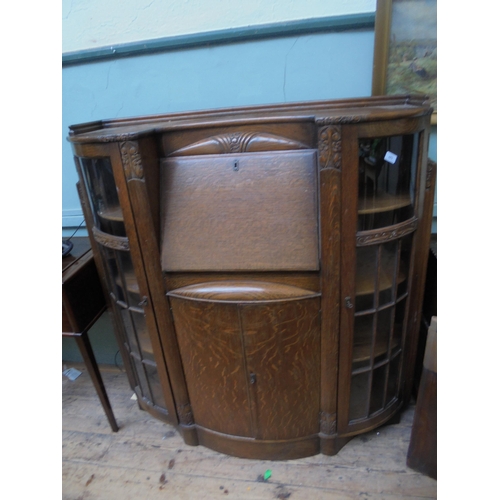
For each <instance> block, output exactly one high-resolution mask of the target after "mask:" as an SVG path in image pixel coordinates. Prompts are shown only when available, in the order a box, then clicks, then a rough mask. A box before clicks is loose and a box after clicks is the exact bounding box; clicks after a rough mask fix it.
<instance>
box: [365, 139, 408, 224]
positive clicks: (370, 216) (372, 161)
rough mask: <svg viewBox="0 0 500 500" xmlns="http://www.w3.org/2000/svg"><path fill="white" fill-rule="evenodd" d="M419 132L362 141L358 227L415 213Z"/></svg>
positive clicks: (402, 217) (389, 221) (395, 219)
mask: <svg viewBox="0 0 500 500" xmlns="http://www.w3.org/2000/svg"><path fill="white" fill-rule="evenodd" d="M417 153H418V134H414V135H398V136H393V137H378V138H375V139H361V140H360V141H359V186H358V230H359V231H366V230H369V229H376V228H380V227H385V226H391V225H393V224H397V223H398V222H402V221H404V220H408V219H410V218H411V217H412V216H413V215H414V200H415V177H416V169H417Z"/></svg>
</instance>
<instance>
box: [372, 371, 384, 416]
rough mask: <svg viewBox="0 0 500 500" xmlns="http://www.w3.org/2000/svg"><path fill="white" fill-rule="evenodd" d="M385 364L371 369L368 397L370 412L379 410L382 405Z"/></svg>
mask: <svg viewBox="0 0 500 500" xmlns="http://www.w3.org/2000/svg"><path fill="white" fill-rule="evenodd" d="M386 373H387V364H385V365H383V366H380V367H379V368H377V369H375V370H374V371H373V380H372V393H371V398H370V414H372V413H375V412H376V411H378V410H381V409H382V408H383V407H384V391H385V378H386Z"/></svg>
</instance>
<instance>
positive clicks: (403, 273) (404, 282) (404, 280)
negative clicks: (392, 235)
mask: <svg viewBox="0 0 500 500" xmlns="http://www.w3.org/2000/svg"><path fill="white" fill-rule="evenodd" d="M412 240H413V234H410V235H408V236H406V237H404V238H402V239H401V257H400V261H399V273H398V277H399V279H398V291H397V296H398V297H401V296H402V295H404V294H405V293H406V292H407V291H408V275H409V269H410V259H411V245H412Z"/></svg>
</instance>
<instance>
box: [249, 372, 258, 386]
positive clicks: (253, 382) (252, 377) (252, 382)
mask: <svg viewBox="0 0 500 500" xmlns="http://www.w3.org/2000/svg"><path fill="white" fill-rule="evenodd" d="M255 382H257V375H255V373H250V383H251V384H255Z"/></svg>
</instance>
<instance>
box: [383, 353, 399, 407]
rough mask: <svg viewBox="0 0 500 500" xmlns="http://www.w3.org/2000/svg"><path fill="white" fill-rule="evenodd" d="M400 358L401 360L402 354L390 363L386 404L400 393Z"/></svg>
mask: <svg viewBox="0 0 500 500" xmlns="http://www.w3.org/2000/svg"><path fill="white" fill-rule="evenodd" d="M400 360H401V354H398V355H397V356H396V357H395V358H394V359H392V361H391V362H390V363H389V381H388V384H387V399H386V405H388V404H389V403H390V402H391V401H392V400H393V399H394V398H395V397H397V395H398V394H397V392H398V381H399V365H400Z"/></svg>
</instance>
